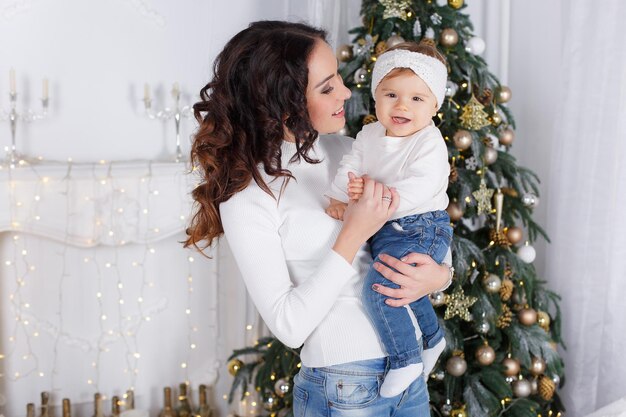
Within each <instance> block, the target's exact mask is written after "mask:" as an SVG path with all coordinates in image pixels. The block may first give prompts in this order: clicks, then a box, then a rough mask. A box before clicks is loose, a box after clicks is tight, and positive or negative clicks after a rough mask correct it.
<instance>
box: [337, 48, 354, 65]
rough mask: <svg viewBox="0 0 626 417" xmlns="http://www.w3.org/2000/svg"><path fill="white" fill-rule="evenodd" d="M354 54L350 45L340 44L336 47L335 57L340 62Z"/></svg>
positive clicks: (349, 58) (348, 59)
mask: <svg viewBox="0 0 626 417" xmlns="http://www.w3.org/2000/svg"><path fill="white" fill-rule="evenodd" d="M353 56H354V54H353V52H352V45H341V46H340V47H339V48H337V59H338V60H339V61H341V62H348V61H350V60H351V59H352V57H353Z"/></svg>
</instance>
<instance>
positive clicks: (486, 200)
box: [472, 178, 494, 214]
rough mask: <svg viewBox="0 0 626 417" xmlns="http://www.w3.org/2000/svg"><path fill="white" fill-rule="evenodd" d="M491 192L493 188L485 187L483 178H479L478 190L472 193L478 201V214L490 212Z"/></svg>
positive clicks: (485, 183)
mask: <svg viewBox="0 0 626 417" xmlns="http://www.w3.org/2000/svg"><path fill="white" fill-rule="evenodd" d="M493 193H494V190H492V189H489V188H487V182H486V181H485V179H484V178H483V179H481V180H480V186H479V187H478V190H476V191H474V192H473V193H472V195H473V196H474V198H475V199H476V202H477V203H478V214H482V213H489V212H491V196H492V195H493Z"/></svg>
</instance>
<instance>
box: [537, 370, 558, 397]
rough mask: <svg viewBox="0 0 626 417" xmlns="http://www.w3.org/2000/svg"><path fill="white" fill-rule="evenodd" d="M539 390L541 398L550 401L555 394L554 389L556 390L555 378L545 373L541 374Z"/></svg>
mask: <svg viewBox="0 0 626 417" xmlns="http://www.w3.org/2000/svg"><path fill="white" fill-rule="evenodd" d="M537 388H538V391H539V395H540V396H541V398H543V399H544V400H546V401H549V400H551V399H552V397H553V396H554V391H555V390H556V384H555V383H554V381H553V380H551V379H550V378H549V377H547V376H545V375H541V376H540V377H539V382H538V387H537Z"/></svg>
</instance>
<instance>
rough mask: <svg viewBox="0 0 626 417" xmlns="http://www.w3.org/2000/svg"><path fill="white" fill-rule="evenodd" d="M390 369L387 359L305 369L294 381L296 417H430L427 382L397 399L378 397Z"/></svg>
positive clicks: (417, 382)
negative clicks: (387, 370) (386, 373)
mask: <svg viewBox="0 0 626 417" xmlns="http://www.w3.org/2000/svg"><path fill="white" fill-rule="evenodd" d="M388 365H389V364H388V360H387V358H379V359H370V360H365V361H358V362H349V363H345V364H341V365H334V366H328V367H324V368H308V367H306V366H303V367H302V368H301V369H300V372H298V374H297V375H296V377H295V380H294V388H293V413H294V417H331V416H332V417H391V416H393V417H430V411H429V405H428V390H427V388H426V382H425V381H424V378H417V379H416V380H415V381H414V382H413V383H412V384H411V385H410V386H409V388H407V389H406V390H405V391H404V392H403V393H402V394H400V395H398V396H396V397H393V398H383V397H381V396H379V395H378V391H379V388H380V385H381V383H382V381H383V379H384V376H385V371H386V369H387V368H388Z"/></svg>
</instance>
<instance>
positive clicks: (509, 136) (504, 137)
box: [498, 127, 515, 146]
mask: <svg viewBox="0 0 626 417" xmlns="http://www.w3.org/2000/svg"><path fill="white" fill-rule="evenodd" d="M498 139H499V141H500V144H501V145H504V146H511V144H512V143H513V140H514V139H515V132H514V131H513V129H511V128H508V127H507V128H506V129H504V130H502V131H501V132H500V134H499V135H498Z"/></svg>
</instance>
